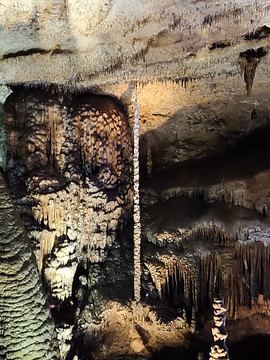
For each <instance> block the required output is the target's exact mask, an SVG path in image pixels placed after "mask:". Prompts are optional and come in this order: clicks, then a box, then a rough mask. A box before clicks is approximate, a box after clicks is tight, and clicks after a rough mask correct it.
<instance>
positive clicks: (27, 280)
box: [0, 174, 59, 360]
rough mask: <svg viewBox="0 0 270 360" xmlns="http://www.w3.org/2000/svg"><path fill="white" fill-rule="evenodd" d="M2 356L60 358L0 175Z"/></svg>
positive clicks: (42, 296)
mask: <svg viewBox="0 0 270 360" xmlns="http://www.w3.org/2000/svg"><path fill="white" fill-rule="evenodd" d="M0 359H10V360H12V359H13V360H20V359H24V360H26V359H29V360H30V359H36V360H39V359H40V360H44V359H51V360H57V359H59V354H58V349H57V342H56V333H55V330H54V325H53V322H52V319H51V314H50V312H49V307H48V305H47V301H46V297H45V294H44V292H43V288H42V284H41V280H40V277H39V274H38V270H37V267H36V263H35V259H34V256H33V255H32V248H31V246H30V241H29V239H28V237H27V236H26V233H25V229H24V227H23V224H22V222H21V220H20V218H19V214H18V213H17V212H16V210H15V207H14V205H13V202H12V199H11V197H10V195H9V193H8V190H7V187H6V185H5V183H4V179H3V177H2V175H1V174H0Z"/></svg>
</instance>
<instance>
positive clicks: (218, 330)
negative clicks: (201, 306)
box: [209, 295, 229, 360]
mask: <svg viewBox="0 0 270 360" xmlns="http://www.w3.org/2000/svg"><path fill="white" fill-rule="evenodd" d="M213 309H214V326H213V327H212V335H213V338H214V343H213V345H212V346H211V351H210V353H209V355H210V356H209V360H216V359H220V360H229V355H228V348H227V346H226V344H225V342H226V339H227V336H228V332H227V330H226V329H225V322H226V316H225V313H226V311H227V309H226V306H225V305H224V300H223V298H222V297H221V296H220V295H218V296H216V297H215V298H214V302H213Z"/></svg>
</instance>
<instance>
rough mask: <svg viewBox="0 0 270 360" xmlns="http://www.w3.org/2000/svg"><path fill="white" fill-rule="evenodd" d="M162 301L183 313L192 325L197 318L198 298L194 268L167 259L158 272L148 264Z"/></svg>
mask: <svg viewBox="0 0 270 360" xmlns="http://www.w3.org/2000/svg"><path fill="white" fill-rule="evenodd" d="M148 269H149V270H150V273H151V275H152V278H153V281H154V283H155V286H156V288H157V290H158V292H159V297H160V299H161V300H165V301H167V302H168V304H169V307H171V308H172V309H175V310H177V311H180V312H182V316H183V318H185V320H187V322H188V323H189V324H191V323H192V322H193V321H194V320H195V318H194V316H195V312H196V310H197V297H198V293H197V291H198V278H197V274H196V273H195V272H194V269H193V268H192V266H190V265H188V264H186V263H184V262H181V261H177V260H170V259H166V260H165V262H164V267H163V268H160V269H159V270H158V272H156V269H154V268H152V267H151V265H150V264H148Z"/></svg>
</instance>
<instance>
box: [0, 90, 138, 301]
mask: <svg viewBox="0 0 270 360" xmlns="http://www.w3.org/2000/svg"><path fill="white" fill-rule="evenodd" d="M5 110H6V116H7V132H8V153H7V157H8V164H7V174H8V179H9V187H10V189H11V191H12V192H13V195H14V197H15V198H16V199H17V200H16V201H17V206H18V209H19V211H20V213H21V216H22V217H23V219H24V221H25V224H26V226H27V229H28V233H29V236H30V237H31V239H32V242H33V244H34V245H35V254H36V257H37V262H38V266H39V270H40V272H43V273H44V276H45V280H46V283H47V285H48V286H49V288H50V289H51V293H52V295H53V296H54V297H57V298H58V299H59V300H64V299H66V298H69V297H70V296H71V292H72V283H73V279H74V275H75V272H76V269H77V266H78V264H79V263H80V262H82V261H84V262H85V264H86V263H87V261H90V262H92V263H95V262H101V261H103V260H104V258H105V257H106V251H107V250H108V249H109V248H110V247H111V246H112V244H113V243H114V241H115V236H116V230H117V228H118V225H119V223H120V222H121V221H123V219H124V211H125V212H126V213H127V212H128V206H129V205H128V202H129V198H130V189H131V180H130V174H131V163H130V161H131V143H130V138H129V132H128V127H127V124H126V119H125V117H124V114H123V112H122V110H121V109H120V107H119V106H118V105H117V103H116V102H115V101H114V100H113V99H112V98H110V97H108V96H107V97H106V96H95V95H88V94H78V95H74V94H70V93H67V94H65V93H64V92H61V91H58V90H57V88H54V87H51V88H50V89H49V90H48V91H45V90H43V91H42V90H27V89H26V90H22V91H21V90H17V91H14V93H13V94H12V95H11V96H10V97H9V98H8V100H7V101H6V104H5Z"/></svg>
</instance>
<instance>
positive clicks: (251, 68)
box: [239, 48, 267, 96]
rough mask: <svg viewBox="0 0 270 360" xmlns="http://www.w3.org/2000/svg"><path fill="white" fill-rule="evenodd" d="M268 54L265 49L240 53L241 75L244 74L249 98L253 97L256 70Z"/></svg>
mask: <svg viewBox="0 0 270 360" xmlns="http://www.w3.org/2000/svg"><path fill="white" fill-rule="evenodd" d="M266 54H267V51H265V50H264V49H263V48H259V49H256V50H255V49H250V50H247V51H245V52H242V53H240V59H239V63H240V69H241V75H242V74H244V80H245V83H246V89H247V96H250V95H251V90H252V85H253V80H254V77H255V72H256V68H257V66H258V64H259V62H260V61H261V58H262V57H263V56H265V55H266Z"/></svg>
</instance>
